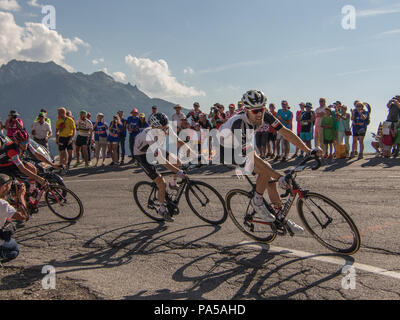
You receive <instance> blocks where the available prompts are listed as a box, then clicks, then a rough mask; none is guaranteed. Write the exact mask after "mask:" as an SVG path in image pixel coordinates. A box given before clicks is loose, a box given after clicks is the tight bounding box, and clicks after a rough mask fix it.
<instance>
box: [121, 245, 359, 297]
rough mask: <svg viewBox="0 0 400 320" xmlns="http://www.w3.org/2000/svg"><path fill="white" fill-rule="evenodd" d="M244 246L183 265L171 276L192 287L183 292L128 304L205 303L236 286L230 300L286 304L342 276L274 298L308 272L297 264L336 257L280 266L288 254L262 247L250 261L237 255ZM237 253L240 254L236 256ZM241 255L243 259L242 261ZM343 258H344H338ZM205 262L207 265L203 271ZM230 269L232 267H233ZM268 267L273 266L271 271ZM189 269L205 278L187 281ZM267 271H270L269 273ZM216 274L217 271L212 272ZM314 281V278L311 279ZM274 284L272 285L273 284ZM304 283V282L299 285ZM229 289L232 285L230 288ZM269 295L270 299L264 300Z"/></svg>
mask: <svg viewBox="0 0 400 320" xmlns="http://www.w3.org/2000/svg"><path fill="white" fill-rule="evenodd" d="M243 246H244V245H235V246H231V247H229V248H226V249H225V250H226V251H227V252H225V253H226V255H224V257H222V258H217V259H216V258H215V257H216V256H218V255H220V253H218V252H214V253H208V254H206V255H203V256H201V257H198V258H196V259H194V260H193V261H191V262H189V263H187V264H186V265H184V266H182V267H181V268H179V269H178V270H177V271H176V272H175V273H174V275H173V279H174V280H175V281H176V282H179V283H189V284H191V286H190V287H189V288H188V289H185V290H180V291H179V290H178V291H173V290H171V289H168V288H165V289H159V290H157V291H156V293H153V294H146V293H147V291H146V290H142V291H139V292H138V293H136V294H134V295H130V296H125V299H127V300H175V299H186V300H206V299H208V298H207V297H206V295H207V294H208V293H211V292H212V291H214V290H215V289H217V288H218V287H222V286H225V285H226V284H227V283H230V284H233V283H235V284H238V283H240V286H239V288H238V289H237V290H236V292H235V294H234V295H233V296H232V297H229V299H231V300H239V299H256V300H265V299H271V300H285V299H291V298H292V297H294V296H295V295H297V294H300V293H305V294H306V293H307V291H308V290H310V289H312V288H313V287H316V286H319V285H321V284H323V283H324V282H327V281H330V280H332V279H334V278H336V277H339V276H342V275H343V274H342V267H340V268H339V269H338V270H337V271H335V272H333V273H331V274H329V275H327V276H325V277H324V276H322V277H321V278H320V279H318V280H315V281H312V282H310V283H309V284H307V285H304V286H303V287H300V288H299V287H298V282H296V284H297V285H296V287H297V288H296V289H293V290H289V292H287V293H285V294H279V295H276V292H270V291H272V290H273V289H275V288H278V287H280V286H282V285H283V284H285V283H287V282H290V281H298V278H299V277H304V276H305V275H306V274H307V273H308V272H310V271H311V269H305V268H304V267H297V266H296V264H300V263H301V262H304V261H307V260H309V259H312V258H315V257H321V256H324V257H337V256H338V255H337V254H319V255H312V256H309V257H295V258H292V259H290V260H289V261H286V259H285V261H286V262H283V263H279V261H280V260H281V259H280V258H281V256H282V255H284V254H285V253H287V252H286V251H283V252H272V251H270V250H269V247H268V246H263V247H261V250H260V251H259V253H257V254H256V255H255V256H253V257H248V256H249V255H250V253H249V252H248V251H247V252H242V251H240V248H242V247H243ZM237 250H239V251H238V252H237ZM242 254H244V255H246V257H241V255H242ZM340 257H343V256H340ZM204 260H208V261H210V263H209V264H208V265H207V267H205V266H204V265H203V264H204ZM202 261H203V262H202ZM345 261H346V263H345V265H352V264H353V263H354V259H353V258H349V257H346V259H345ZM232 265H233V266H232ZM271 265H275V267H273V268H272V269H271V268H270V266H271ZM289 267H292V269H293V270H299V271H294V272H291V273H290V272H289V274H288V275H286V276H281V277H280V278H279V280H274V279H272V277H273V276H274V277H276V275H279V274H282V273H283V272H284V271H286V270H285V269H287V268H289ZM191 269H195V270H199V269H200V270H201V269H208V270H207V271H206V272H204V274H202V275H199V276H193V277H190V276H188V275H190V274H193V272H190V270H191ZM268 269H269V270H268ZM214 270H217V271H214ZM266 270H268V271H267V272H265V271H266ZM196 273H198V272H194V274H196ZM314 278H315V277H314ZM272 281H274V282H272ZM302 282H304V280H303V281H302ZM231 287H232V285H231ZM269 293H270V296H271V297H269V298H266V297H265V296H266V295H267V296H268V294H269Z"/></svg>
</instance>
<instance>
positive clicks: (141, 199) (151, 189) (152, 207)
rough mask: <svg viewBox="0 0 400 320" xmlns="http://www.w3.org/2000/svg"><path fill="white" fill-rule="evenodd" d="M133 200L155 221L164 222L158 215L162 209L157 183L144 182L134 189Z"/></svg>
mask: <svg viewBox="0 0 400 320" xmlns="http://www.w3.org/2000/svg"><path fill="white" fill-rule="evenodd" d="M133 198H134V199H135V202H136V205H137V206H138V207H139V209H140V210H141V211H142V212H143V213H144V214H145V215H146V216H148V217H149V218H150V219H152V220H154V221H158V222H161V221H164V218H162V217H160V216H159V215H158V213H157V211H158V209H159V208H160V202H159V201H158V188H157V186H156V184H155V183H151V182H147V181H142V182H139V183H137V184H136V185H135V187H134V188H133Z"/></svg>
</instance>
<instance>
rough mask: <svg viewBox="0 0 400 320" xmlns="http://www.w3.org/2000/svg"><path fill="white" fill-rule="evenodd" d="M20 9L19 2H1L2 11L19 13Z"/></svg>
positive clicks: (14, 0) (0, 0)
mask: <svg viewBox="0 0 400 320" xmlns="http://www.w3.org/2000/svg"><path fill="white" fill-rule="evenodd" d="M20 9H21V7H20V6H19V4H18V2H17V0H0V10H6V11H19V10H20Z"/></svg>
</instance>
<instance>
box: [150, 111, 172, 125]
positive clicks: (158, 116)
mask: <svg viewBox="0 0 400 320" xmlns="http://www.w3.org/2000/svg"><path fill="white" fill-rule="evenodd" d="M168 123H169V120H168V117H167V115H166V114H165V113H155V114H153V115H151V117H150V119H149V124H150V125H151V126H152V127H153V128H160V127H164V126H166V125H168Z"/></svg>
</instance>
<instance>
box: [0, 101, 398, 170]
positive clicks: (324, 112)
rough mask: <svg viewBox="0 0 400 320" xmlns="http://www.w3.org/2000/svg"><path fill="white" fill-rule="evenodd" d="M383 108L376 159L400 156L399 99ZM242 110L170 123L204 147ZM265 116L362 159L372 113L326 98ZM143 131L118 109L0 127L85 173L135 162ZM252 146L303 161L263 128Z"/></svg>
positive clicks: (196, 114) (11, 118) (137, 120)
mask: <svg viewBox="0 0 400 320" xmlns="http://www.w3.org/2000/svg"><path fill="white" fill-rule="evenodd" d="M387 107H388V118H387V120H386V121H384V122H383V123H381V124H380V126H379V130H378V133H377V134H376V135H375V134H374V137H375V141H374V142H373V143H372V147H373V148H374V149H375V150H376V152H377V156H384V157H391V156H394V157H397V156H398V154H399V152H400V126H399V116H400V96H397V97H395V98H393V99H391V100H390V101H389V103H388V105H387ZM164 111H165V110H164ZM242 111H244V105H243V103H242V102H241V101H239V102H238V103H237V105H235V104H230V105H229V106H228V108H227V110H225V107H224V105H222V104H220V103H216V104H214V105H213V106H212V107H211V108H210V110H209V112H204V111H202V110H201V107H200V104H199V103H198V102H195V103H194V104H193V108H192V109H191V110H190V111H189V112H188V113H184V112H183V108H182V106H181V105H179V104H178V105H175V106H174V111H173V112H174V113H173V115H172V117H171V120H172V122H173V123H176V132H177V133H178V134H179V133H180V132H181V131H182V130H184V129H192V130H194V132H196V133H197V137H187V138H186V139H187V140H190V139H194V140H198V141H202V142H204V141H203V138H202V133H203V132H204V131H205V130H212V129H219V128H220V127H221V126H222V125H223V124H224V123H225V122H226V121H228V120H229V119H230V118H231V117H233V116H235V115H236V114H238V113H240V112H242ZM268 111H269V112H270V113H272V114H273V115H274V116H275V117H276V118H277V119H279V120H280V121H281V123H282V124H283V125H284V126H285V127H286V128H288V129H290V130H293V131H295V132H296V133H297V135H298V136H299V137H300V138H301V139H302V141H304V143H305V144H306V145H307V146H308V147H310V148H312V147H320V148H322V150H323V151H324V157H325V158H326V159H334V158H336V159H344V158H348V159H352V158H354V157H358V159H362V158H363V156H364V149H365V146H364V139H365V137H366V134H367V130H368V126H369V125H370V122H371V112H372V110H371V106H370V105H369V104H368V103H365V102H361V101H358V100H357V101H355V102H354V103H353V108H351V109H350V108H348V107H347V106H346V105H344V104H342V103H341V102H340V101H336V102H334V103H332V104H330V105H328V104H327V103H326V99H324V98H321V99H320V100H319V106H318V107H317V108H315V110H314V107H313V105H312V103H310V102H307V103H304V102H301V103H299V105H298V107H296V108H295V107H292V106H290V105H289V103H288V101H286V100H283V101H282V102H281V106H280V108H279V109H277V106H276V105H275V104H274V103H271V104H269V106H268ZM157 112H158V108H157V106H153V107H152V114H154V113H157ZM148 126H149V124H148V122H147V120H146V115H145V114H144V113H140V112H139V110H138V109H136V108H134V109H133V110H131V111H130V115H129V116H128V117H126V116H125V114H124V111H122V110H119V111H118V112H117V113H116V114H115V115H114V116H113V118H112V121H111V122H108V121H106V119H105V117H104V114H103V113H98V114H97V115H96V117H95V118H94V119H92V115H91V114H90V113H89V112H87V111H85V110H81V111H80V113H79V115H78V116H77V117H76V119H75V117H74V115H73V114H72V112H71V111H68V110H67V109H66V108H64V107H61V108H59V109H58V118H57V120H56V121H55V127H54V129H52V122H51V119H49V118H48V116H47V112H46V110H45V109H42V110H40V112H39V114H38V115H37V117H36V118H35V120H34V123H33V125H32V127H31V128H25V127H24V122H23V120H22V119H21V116H20V115H19V114H18V112H17V111H16V110H12V111H10V113H9V115H8V118H7V120H6V121H5V122H4V123H2V122H0V129H1V130H2V131H3V129H5V130H6V135H7V136H8V137H10V138H12V137H13V134H14V133H15V131H17V130H19V129H22V128H25V129H27V130H28V131H29V132H30V134H31V136H32V138H33V140H34V141H36V142H37V143H38V144H40V145H42V146H44V147H45V148H47V149H48V148H49V139H50V138H52V137H54V136H55V140H56V143H57V146H58V152H59V161H60V164H62V165H64V166H65V167H66V168H70V167H71V166H73V167H78V166H80V165H83V166H84V167H85V168H86V169H88V168H89V167H90V166H92V167H97V166H104V165H105V160H106V158H110V159H111V163H110V164H109V165H110V166H118V165H120V166H122V165H124V164H125V158H126V155H128V156H129V157H130V158H131V160H130V163H134V158H133V149H134V144H135V138H136V137H137V135H138V134H139V133H140V132H141V131H143V130H144V129H145V128H147V127H148ZM208 139H209V141H208V146H209V147H208V150H206V151H205V150H202V147H201V144H200V143H199V144H198V151H199V154H201V153H202V154H204V153H206V154H207V156H208V160H209V161H210V160H211V159H212V156H213V154H214V153H215V151H213V148H212V147H213V144H212V142H211V139H212V137H211V136H209V137H208ZM126 143H127V144H128V148H126ZM255 144H256V145H257V149H258V152H259V154H260V156H261V158H263V159H269V160H271V161H274V162H276V161H282V162H285V161H288V160H291V159H295V158H301V157H303V154H302V152H299V150H295V151H294V153H293V154H292V155H290V145H289V143H288V141H286V140H285V139H284V138H283V137H282V136H281V135H279V133H277V132H275V130H274V129H273V128H272V127H271V126H269V125H267V124H264V125H262V126H261V127H259V128H258V129H257V130H256V132H255ZM73 159H75V162H74V163H72V161H73Z"/></svg>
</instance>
